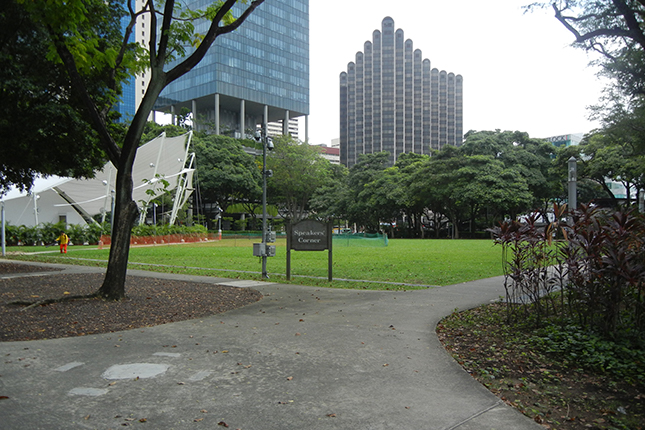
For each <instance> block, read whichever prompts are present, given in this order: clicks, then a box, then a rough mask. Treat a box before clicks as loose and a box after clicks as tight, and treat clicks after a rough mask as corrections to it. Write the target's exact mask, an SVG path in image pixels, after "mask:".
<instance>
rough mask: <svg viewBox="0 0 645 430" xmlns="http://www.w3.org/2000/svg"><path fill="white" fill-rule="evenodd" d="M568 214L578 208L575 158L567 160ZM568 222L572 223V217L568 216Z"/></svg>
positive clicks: (576, 164)
mask: <svg viewBox="0 0 645 430" xmlns="http://www.w3.org/2000/svg"><path fill="white" fill-rule="evenodd" d="M568 167H569V169H568V170H569V182H568V185H569V187H568V188H569V213H573V211H574V210H576V208H577V207H578V196H577V181H578V172H577V171H578V163H577V161H576V158H575V157H571V158H569V161H568ZM569 221H570V222H571V223H573V217H572V216H569Z"/></svg>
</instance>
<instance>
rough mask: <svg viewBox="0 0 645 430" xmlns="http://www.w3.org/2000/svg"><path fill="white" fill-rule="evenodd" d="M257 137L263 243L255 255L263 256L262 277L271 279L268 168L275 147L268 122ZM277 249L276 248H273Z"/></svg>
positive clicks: (263, 125) (255, 249)
mask: <svg viewBox="0 0 645 430" xmlns="http://www.w3.org/2000/svg"><path fill="white" fill-rule="evenodd" d="M255 139H256V140H257V141H259V142H262V243H260V244H257V245H260V246H259V249H257V247H256V246H254V250H253V251H254V252H253V254H254V255H257V256H259V257H262V277H263V278H265V279H269V275H268V273H267V256H268V254H269V252H270V251H271V249H270V248H269V246H267V242H271V241H272V240H271V237H270V234H269V232H268V231H267V177H269V176H272V175H273V172H272V171H271V170H267V150H269V151H270V150H272V149H273V141H272V140H271V138H270V137H269V136H268V130H267V124H266V122H265V123H263V124H262V130H261V131H259V130H258V131H256V132H255ZM273 250H275V248H273Z"/></svg>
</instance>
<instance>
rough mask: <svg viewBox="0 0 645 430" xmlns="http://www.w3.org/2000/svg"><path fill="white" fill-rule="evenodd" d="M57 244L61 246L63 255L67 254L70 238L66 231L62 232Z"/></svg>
mask: <svg viewBox="0 0 645 430" xmlns="http://www.w3.org/2000/svg"><path fill="white" fill-rule="evenodd" d="M56 242H58V244H59V245H60V252H61V254H67V244H68V243H69V237H67V235H66V234H65V232H64V231H61V232H60V236H58V239H56Z"/></svg>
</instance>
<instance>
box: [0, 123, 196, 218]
mask: <svg viewBox="0 0 645 430" xmlns="http://www.w3.org/2000/svg"><path fill="white" fill-rule="evenodd" d="M191 139H192V132H189V133H186V134H184V135H181V136H177V137H166V134H165V133H162V134H161V135H159V136H158V137H157V138H155V139H153V140H151V141H150V142H148V143H146V144H145V145H143V146H141V147H139V149H138V150H137V156H136V158H135V162H134V167H133V169H132V177H133V182H134V190H133V199H134V201H135V202H137V204H138V205H139V208H140V209H141V211H142V215H141V218H140V221H141V222H142V221H145V213H146V208H147V206H148V204H149V202H150V201H151V200H152V199H154V198H155V197H158V196H159V195H161V194H163V193H164V192H165V191H170V190H174V189H176V193H175V199H174V205H173V209H172V213H171V217H170V223H171V224H174V222H175V220H176V218H177V212H178V210H179V209H180V208H181V207H182V206H183V205H184V204H185V203H186V201H187V200H188V198H189V197H190V194H191V193H192V191H193V188H192V182H193V172H194V170H195V169H194V162H195V159H194V158H195V156H194V154H193V153H191V152H190V142H191ZM161 179H164V180H166V181H168V183H169V185H168V187H167V188H165V189H164V186H163V185H162V183H161V182H160V180H161ZM115 181H116V169H115V167H114V165H113V164H112V163H111V162H109V163H107V164H106V165H105V166H104V167H103V169H102V170H101V171H99V172H97V173H96V176H95V177H94V178H92V179H73V178H61V177H50V178H47V179H42V178H41V179H38V180H36V182H35V183H34V186H33V187H32V189H31V190H30V192H29V193H22V192H20V191H18V190H12V191H10V192H9V193H7V195H5V196H4V197H2V204H3V206H4V210H5V220H6V222H7V223H9V224H12V225H16V226H18V225H25V226H27V227H33V226H37V225H38V224H41V223H52V224H56V223H59V222H65V223H67V224H86V223H87V222H88V221H89V222H93V221H92V217H93V216H95V215H98V214H102V219H103V220H104V219H105V214H106V213H107V212H110V211H111V210H112V204H113V193H114V191H113V190H114V189H115V187H114V184H115ZM149 190H152V191H153V193H152V194H154V195H151V193H150V192H149Z"/></svg>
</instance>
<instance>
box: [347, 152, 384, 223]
mask: <svg viewBox="0 0 645 430" xmlns="http://www.w3.org/2000/svg"><path fill="white" fill-rule="evenodd" d="M389 156H390V155H389V153H387V152H377V153H373V154H362V155H360V156H359V157H358V162H357V163H356V164H354V165H353V166H352V167H351V168H350V169H349V174H348V176H347V189H348V192H347V196H346V198H347V200H346V208H345V209H346V214H347V219H348V221H349V222H350V223H356V224H358V225H361V226H365V228H366V229H367V230H368V231H378V230H379V215H378V214H376V213H375V212H374V211H373V208H372V207H371V206H370V204H369V202H368V201H367V199H365V197H366V195H365V194H363V195H362V196H361V193H363V190H364V189H365V186H366V185H368V184H370V183H372V182H374V181H376V180H377V179H378V178H379V177H380V176H382V175H383V173H384V171H385V169H386V168H387V165H388V164H389Z"/></svg>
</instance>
